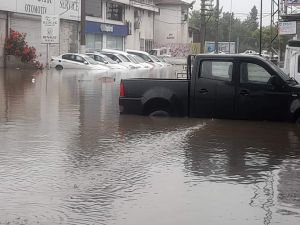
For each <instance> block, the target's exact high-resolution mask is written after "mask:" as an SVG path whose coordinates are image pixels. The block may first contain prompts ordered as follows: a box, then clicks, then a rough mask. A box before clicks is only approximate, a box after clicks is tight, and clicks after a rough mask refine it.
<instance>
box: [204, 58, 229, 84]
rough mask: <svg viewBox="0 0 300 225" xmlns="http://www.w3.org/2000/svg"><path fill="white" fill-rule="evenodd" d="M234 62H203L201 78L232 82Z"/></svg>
mask: <svg viewBox="0 0 300 225" xmlns="http://www.w3.org/2000/svg"><path fill="white" fill-rule="evenodd" d="M232 68H233V63H232V62H226V61H212V60H209V61H203V62H202V63H201V71H200V73H201V74H200V77H203V78H210V79H218V80H230V81H231V80H232Z"/></svg>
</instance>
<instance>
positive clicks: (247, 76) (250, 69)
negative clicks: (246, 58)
mask: <svg viewBox="0 0 300 225" xmlns="http://www.w3.org/2000/svg"><path fill="white" fill-rule="evenodd" d="M270 77H271V75H270V73H269V72H268V71H266V70H265V69H264V68H263V67H262V66H260V65H257V64H254V63H241V67H240V82H241V83H249V82H254V83H267V82H268V81H269V79H270Z"/></svg>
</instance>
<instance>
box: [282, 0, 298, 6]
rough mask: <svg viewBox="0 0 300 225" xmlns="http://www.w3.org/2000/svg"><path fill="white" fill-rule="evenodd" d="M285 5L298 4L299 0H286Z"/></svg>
mask: <svg viewBox="0 0 300 225" xmlns="http://www.w3.org/2000/svg"><path fill="white" fill-rule="evenodd" d="M285 5H292V6H297V5H300V0H286V1H285Z"/></svg>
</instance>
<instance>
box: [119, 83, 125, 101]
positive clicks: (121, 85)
mask: <svg viewBox="0 0 300 225" xmlns="http://www.w3.org/2000/svg"><path fill="white" fill-rule="evenodd" d="M120 97H125V88H124V83H123V81H122V80H121V83H120Z"/></svg>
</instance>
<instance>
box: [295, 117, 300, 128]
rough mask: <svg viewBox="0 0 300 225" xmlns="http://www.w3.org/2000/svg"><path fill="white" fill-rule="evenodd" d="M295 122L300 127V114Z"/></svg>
mask: <svg viewBox="0 0 300 225" xmlns="http://www.w3.org/2000/svg"><path fill="white" fill-rule="evenodd" d="M295 123H296V125H297V126H299V127H300V115H299V116H298V117H297V118H296V120H295Z"/></svg>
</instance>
